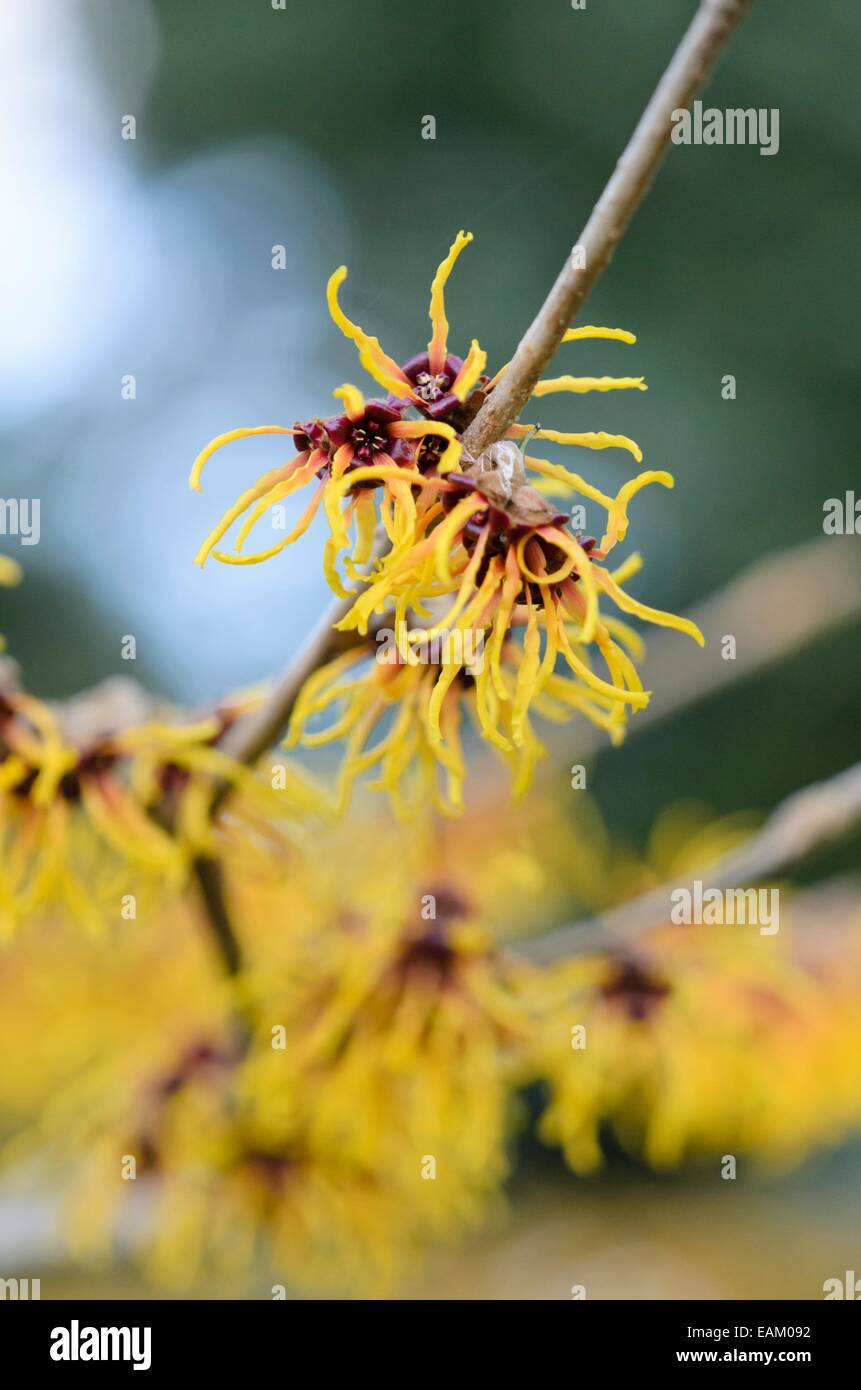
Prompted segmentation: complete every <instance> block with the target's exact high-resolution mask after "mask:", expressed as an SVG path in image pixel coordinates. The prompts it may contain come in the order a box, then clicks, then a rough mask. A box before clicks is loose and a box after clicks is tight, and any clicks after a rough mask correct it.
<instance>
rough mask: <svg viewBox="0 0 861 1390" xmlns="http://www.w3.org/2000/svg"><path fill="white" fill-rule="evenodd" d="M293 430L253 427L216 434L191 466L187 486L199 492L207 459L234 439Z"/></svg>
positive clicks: (278, 426)
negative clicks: (201, 476)
mask: <svg viewBox="0 0 861 1390" xmlns="http://www.w3.org/2000/svg"><path fill="white" fill-rule="evenodd" d="M294 433H295V430H293V429H289V428H288V427H287V426H286V425H253V426H251V427H249V428H246V429H239V430H228V431H227V433H226V434H218V435H216V437H215V438H214V439H211V440H210V441H209V443H208V444H207V446H206V448H205V449H201V451H200V453H199V454H198V456H197V458H196V459H195V460H194V463H193V464H192V465H191V473H190V474H189V478H188V485H189V487H190V488H191V490H192V492H200V475H201V474H202V472H203V470H204V467H205V466H206V464H207V462H208V460H209V459H211V458H212V455H213V454H214V453H215V451H216V449H220V448H222V446H223V445H225V444H232V443H233V441H234V440H236V439H249V438H250V437H251V435H253V434H294Z"/></svg>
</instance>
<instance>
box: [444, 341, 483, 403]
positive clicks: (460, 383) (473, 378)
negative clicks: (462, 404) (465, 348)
mask: <svg viewBox="0 0 861 1390" xmlns="http://www.w3.org/2000/svg"><path fill="white" fill-rule="evenodd" d="M486 366H487V353H486V352H485V351H484V349H483V348H482V347H480V346H479V342H478V339H477V338H473V340H472V342H471V343H470V345H469V352H468V353H467V354H466V358H465V360H464V364H463V366H462V367H461V369H460V371H459V372H458V374H457V376H456V377H455V379H454V381H453V382H452V387H451V389H452V391H453V392H454V394H455V395H456V396H457V398H458V400H459V401H465V400H466V398H467V396H468V395H469V393H470V391H471V390H472V388H473V386H474V385H475V383H476V382H477V381H478V378H479V377H480V376H481V374H482V372H483V371H484V369H485V367H486Z"/></svg>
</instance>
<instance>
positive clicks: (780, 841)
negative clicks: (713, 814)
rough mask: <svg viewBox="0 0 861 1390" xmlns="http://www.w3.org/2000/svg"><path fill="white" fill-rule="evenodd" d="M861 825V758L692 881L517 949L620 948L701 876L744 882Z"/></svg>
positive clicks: (555, 956) (787, 805)
mask: <svg viewBox="0 0 861 1390" xmlns="http://www.w3.org/2000/svg"><path fill="white" fill-rule="evenodd" d="M859 828H861V763H856V764H855V765H854V766H853V767H850V768H848V769H847V770H846V771H845V772H840V773H838V774H837V776H836V777H831V778H829V779H828V781H825V782H817V783H815V784H814V785H813V786H811V787H805V788H804V789H803V790H802V791H798V792H794V793H793V795H792V796H789V797H787V798H786V800H785V801H782V802H781V803H780V805H779V806H778V807H777V808H776V810H774V811H773V812H772V814H771V816H769V818H768V820H767V821H766V823H765V825H764V826H763V827H762V829H761V830H760V831H759V832H758V834H756V835H754V836H753V837H752V838H751V839H750V840H748V841H747V843H746V844H744V845H741V846H740V847H739V848H738V849H734V850H731V851H730V853H729V854H725V855H724V856H723V857H722V858H721V859H719V860H718V861H717V863H715V864H710V865H708V866H707V867H704V868H703V869H702V870H701V872H700V873H698V874H694V875H693V876H692V878H691V880H690V881H689V882H688V884H680V883H673V884H664V885H663V886H662V887H660V888H655V889H653V890H652V891H651V892H649V893H644V894H643V895H642V897H639V898H635V899H634V900H633V902H629V903H623V904H622V905H621V906H620V907H614V908H612V909H611V910H610V911H609V912H605V913H602V914H601V915H600V916H599V917H587V918H583V920H582V921H580V922H573V923H570V924H569V925H568V926H564V927H557V928H556V929H555V930H554V931H551V932H547V933H545V934H543V935H542V936H537V937H534V938H533V939H532V940H531V941H524V942H516V943H513V944H512V946H511V948H510V949H512V950H516V951H517V952H518V953H520V954H522V955H526V956H528V957H529V959H530V960H533V961H536V962H538V963H540V964H547V963H549V962H551V961H555V960H560V959H561V958H563V957H565V956H573V955H579V954H581V953H582V952H583V951H593V950H596V949H598V950H600V949H608V948H609V949H612V948H613V947H614V946H617V945H619V944H620V943H622V942H626V941H630V940H631V939H632V938H636V937H638V936H640V935H641V934H642V933H643V932H647V931H649V930H650V929H651V928H653V927H658V926H661V925H662V924H664V923H666V922H668V921H669V916H670V908H671V905H672V903H671V897H670V895H671V893H673V892H675V891H676V890H677V889H679V888H682V887H691V886H692V884H693V882H694V881H699V882H700V883H702V885H703V891H704V892H705V891H706V889H708V888H718V889H724V888H741V887H743V886H744V885H745V884H751V883H757V882H761V881H762V880H763V879H772V878H776V877H778V876H779V875H780V874H783V873H785V872H786V871H787V870H789V869H793V868H795V867H796V866H797V865H798V864H800V863H802V862H803V861H804V860H805V859H808V858H810V856H811V855H813V854H815V853H816V852H817V851H819V850H821V849H825V848H827V847H828V846H830V845H833V844H836V843H838V842H839V841H840V840H843V839H845V838H846V837H847V836H849V835H851V834H852V833H853V832H854V831H857V830H858V829H859Z"/></svg>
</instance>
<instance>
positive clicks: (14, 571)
mask: <svg viewBox="0 0 861 1390" xmlns="http://www.w3.org/2000/svg"><path fill="white" fill-rule="evenodd" d="M20 582H21V566H20V565H19V564H18V562H17V560H13V559H11V558H10V557H9V556H8V555H0V588H3V589H12V588H14V587H15V585H16V584H20ZM5 650H6V638H5V637H4V636H3V634H2V632H0V652H2V651H5Z"/></svg>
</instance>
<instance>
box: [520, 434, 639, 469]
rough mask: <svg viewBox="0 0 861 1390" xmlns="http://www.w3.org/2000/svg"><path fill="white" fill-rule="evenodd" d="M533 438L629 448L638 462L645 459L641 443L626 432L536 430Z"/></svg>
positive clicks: (612, 447) (586, 447)
mask: <svg viewBox="0 0 861 1390" xmlns="http://www.w3.org/2000/svg"><path fill="white" fill-rule="evenodd" d="M533 438H535V439H549V440H551V441H552V442H553V443H554V444H578V445H580V446H581V447H582V448H584V449H627V450H628V453H629V454H633V455H634V458H635V459H636V460H637V463H642V460H643V451H642V449H641V448H640V446H639V444H637V442H636V441H635V440H633V439H629V438H628V436H627V435H626V434H607V433H605V431H604V430H589V431H588V432H587V433H585V434H571V433H569V432H568V431H566V430H536V432H535V434H534V436H533Z"/></svg>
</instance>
